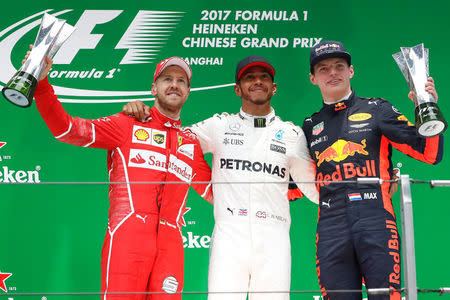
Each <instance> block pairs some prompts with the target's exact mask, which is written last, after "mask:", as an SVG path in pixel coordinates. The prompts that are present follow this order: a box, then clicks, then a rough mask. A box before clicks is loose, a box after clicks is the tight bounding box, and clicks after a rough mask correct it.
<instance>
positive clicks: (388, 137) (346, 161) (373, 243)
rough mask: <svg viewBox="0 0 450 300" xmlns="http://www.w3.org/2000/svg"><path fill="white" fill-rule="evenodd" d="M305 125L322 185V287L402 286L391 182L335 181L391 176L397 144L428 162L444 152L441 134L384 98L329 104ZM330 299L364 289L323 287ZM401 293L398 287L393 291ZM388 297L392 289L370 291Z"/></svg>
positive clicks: (319, 251)
mask: <svg viewBox="0 0 450 300" xmlns="http://www.w3.org/2000/svg"><path fill="white" fill-rule="evenodd" d="M303 130H304V132H305V135H306V139H307V143H308V147H309V151H310V154H311V157H312V158H313V159H314V160H315V162H316V166H317V168H316V172H317V173H316V180H317V181H322V182H320V183H318V184H317V188H318V189H319V191H320V203H319V220H318V225H317V261H316V263H317V273H318V277H319V284H320V287H321V289H322V290H325V289H333V290H334V289H361V280H362V277H364V281H365V284H366V287H367V288H387V287H393V288H395V289H399V288H400V238H399V235H398V231H397V225H396V220H395V214H394V210H393V207H392V202H391V198H390V195H389V188H390V183H383V184H382V185H381V186H379V185H371V184H365V185H359V184H356V183H346V184H342V183H341V184H332V183H331V184H330V182H329V181H337V180H347V179H350V180H354V179H356V178H361V177H380V178H382V179H390V178H391V175H392V162H391V152H392V147H394V148H396V149H398V150H400V151H401V152H403V153H405V154H407V155H409V156H411V157H413V158H415V159H418V160H421V161H423V162H426V163H429V164H437V163H438V162H439V161H440V160H441V159H442V153H443V137H442V136H438V137H433V138H427V139H424V138H421V137H419V136H418V134H417V132H416V128H415V127H414V126H413V124H411V123H410V122H409V121H408V120H407V119H406V117H405V116H404V115H402V114H401V113H400V112H399V111H398V110H397V109H396V108H395V107H394V106H392V105H391V104H390V103H389V102H387V101H386V100H383V99H368V98H360V97H358V96H356V95H355V93H354V91H353V92H352V94H351V95H350V97H349V98H348V99H347V100H345V101H340V102H338V103H335V104H331V105H327V104H324V106H323V108H322V109H321V110H320V111H319V112H317V113H315V114H313V115H312V116H311V117H310V118H307V119H305V121H304V123H303ZM323 296H324V299H361V293H353V294H342V293H334V294H333V293H327V292H323ZM391 297H392V299H400V294H399V293H394V295H391ZM369 298H370V299H388V298H389V296H373V297H371V296H369Z"/></svg>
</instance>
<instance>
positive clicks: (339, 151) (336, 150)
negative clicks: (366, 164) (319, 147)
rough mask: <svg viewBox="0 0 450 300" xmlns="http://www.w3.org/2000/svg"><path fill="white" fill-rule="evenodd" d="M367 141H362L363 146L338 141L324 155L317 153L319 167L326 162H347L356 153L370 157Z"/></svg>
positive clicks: (324, 151)
mask: <svg viewBox="0 0 450 300" xmlns="http://www.w3.org/2000/svg"><path fill="white" fill-rule="evenodd" d="M365 148H366V139H364V140H362V141H361V144H358V143H354V142H350V141H346V140H337V141H336V142H334V143H333V145H331V146H329V147H328V148H326V149H325V150H323V151H322V153H319V151H316V159H317V166H318V167H319V166H320V165H321V164H322V163H323V162H324V161H327V162H330V161H335V162H340V161H343V160H345V159H346V158H347V157H348V156H353V155H355V153H359V154H362V155H369V152H367V151H366V150H365Z"/></svg>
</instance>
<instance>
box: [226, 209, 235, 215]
mask: <svg viewBox="0 0 450 300" xmlns="http://www.w3.org/2000/svg"><path fill="white" fill-rule="evenodd" d="M227 210H228V211H229V212H230V213H231V215H234V210H233V209H231V208H229V207H227Z"/></svg>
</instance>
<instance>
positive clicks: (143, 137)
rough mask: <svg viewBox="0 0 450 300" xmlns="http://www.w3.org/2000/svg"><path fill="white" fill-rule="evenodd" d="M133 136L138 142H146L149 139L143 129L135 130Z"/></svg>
mask: <svg viewBox="0 0 450 300" xmlns="http://www.w3.org/2000/svg"><path fill="white" fill-rule="evenodd" d="M134 136H135V137H136V138H137V139H138V140H140V141H146V140H148V138H149V137H150V135H149V134H148V132H147V131H145V130H144V129H139V130H136V132H135V133H134Z"/></svg>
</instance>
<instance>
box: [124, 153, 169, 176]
mask: <svg viewBox="0 0 450 300" xmlns="http://www.w3.org/2000/svg"><path fill="white" fill-rule="evenodd" d="M128 166H129V167H137V168H144V169H152V170H158V171H163V172H167V162H166V156H165V155H164V154H161V153H158V152H155V151H149V150H142V149H131V150H130V157H129V161H128Z"/></svg>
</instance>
